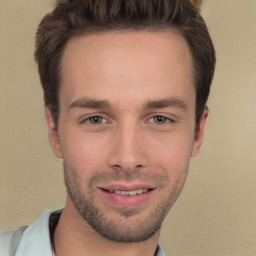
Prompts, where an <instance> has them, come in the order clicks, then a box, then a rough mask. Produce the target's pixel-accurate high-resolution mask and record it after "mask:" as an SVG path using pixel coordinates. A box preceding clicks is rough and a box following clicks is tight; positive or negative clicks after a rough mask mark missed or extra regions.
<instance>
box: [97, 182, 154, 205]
mask: <svg viewBox="0 0 256 256" xmlns="http://www.w3.org/2000/svg"><path fill="white" fill-rule="evenodd" d="M155 190H156V189H155V188H150V187H145V186H133V187H132V186H130V187H129V186H120V185H117V186H112V187H108V188H100V191H101V195H102V197H103V201H104V202H105V203H107V204H110V205H114V206H117V207H139V206H142V205H145V204H148V203H150V201H151V198H152V197H153V195H154V194H155Z"/></svg>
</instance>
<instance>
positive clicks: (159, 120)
mask: <svg viewBox="0 0 256 256" xmlns="http://www.w3.org/2000/svg"><path fill="white" fill-rule="evenodd" d="M155 120H156V122H157V123H164V122H165V118H164V117H163V116H157V117H155Z"/></svg>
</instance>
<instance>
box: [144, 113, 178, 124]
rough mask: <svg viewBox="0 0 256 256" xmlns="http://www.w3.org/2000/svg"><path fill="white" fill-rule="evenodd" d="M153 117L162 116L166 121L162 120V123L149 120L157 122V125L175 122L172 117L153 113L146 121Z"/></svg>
mask: <svg viewBox="0 0 256 256" xmlns="http://www.w3.org/2000/svg"><path fill="white" fill-rule="evenodd" d="M155 117H163V118H165V119H166V122H164V123H162V124H158V123H156V122H150V123H154V124H157V125H165V124H168V123H175V121H174V120H173V119H171V118H170V117H167V116H164V115H154V116H151V117H150V118H148V119H147V121H150V119H153V118H155Z"/></svg>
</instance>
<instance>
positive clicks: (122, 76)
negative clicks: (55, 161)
mask: <svg viewBox="0 0 256 256" xmlns="http://www.w3.org/2000/svg"><path fill="white" fill-rule="evenodd" d="M62 64H63V65H62V84H61V89H60V94H59V98H60V115H59V123H58V130H56V129H55V125H54V122H53V120H52V117H51V115H50V112H49V110H48V109H46V117H47V121H48V126H49V136H50V143H51V146H52V148H53V150H54V152H55V154H56V156H57V157H59V158H63V159H64V170H65V182H66V186H67V190H68V196H69V198H70V199H71V200H70V201H71V202H72V203H70V204H69V205H68V206H66V207H69V208H70V209H73V210H74V211H75V210H76V211H78V212H79V214H80V215H81V216H82V217H83V219H84V220H85V221H86V222H87V223H89V225H90V226H91V227H92V228H93V229H94V230H96V231H97V232H98V233H100V234H101V235H103V236H104V237H105V238H107V239H110V240H113V241H119V242H139V241H143V240H146V239H149V238H150V237H152V236H153V235H154V234H155V233H156V232H158V231H159V230H160V227H161V224H162V222H163V220H164V218H165V216H166V215H167V213H168V211H169V210H170V208H171V206H172V205H173V203H174V202H175V201H176V199H177V198H178V196H179V194H180V192H181V190H182V188H183V185H184V182H185V180H186V176H187V172H188V165H189V160H190V157H191V156H195V155H197V154H198V152H199V149H200V146H201V143H202V139H203V130H204V124H205V120H206V117H207V113H206V112H205V113H204V115H203V117H202V120H201V123H200V126H199V130H198V133H197V134H196V136H195V134H194V133H195V99H196V95H195V86H194V83H193V66H192V59H191V55H190V52H189V49H188V46H187V45H186V43H185V41H184V39H183V38H182V37H181V36H180V35H177V34H175V33H172V32H146V31H139V32H138V31H137V32H135V31H134V32H131V31H130V32H106V33H100V34H94V35H87V36H82V37H78V38H74V39H72V40H71V41H70V42H69V43H68V45H67V47H66V49H65V51H64V56H63V63H62ZM195 138H196V139H195Z"/></svg>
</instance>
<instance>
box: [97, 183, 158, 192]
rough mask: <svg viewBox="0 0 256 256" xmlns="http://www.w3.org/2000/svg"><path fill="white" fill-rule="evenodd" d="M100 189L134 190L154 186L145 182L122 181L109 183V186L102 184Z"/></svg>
mask: <svg viewBox="0 0 256 256" xmlns="http://www.w3.org/2000/svg"><path fill="white" fill-rule="evenodd" d="M100 188H101V189H104V190H109V191H117V190H119V191H134V190H138V189H150V190H151V189H155V187H153V186H151V185H149V184H145V183H136V184H122V183H117V184H111V185H109V186H104V187H100Z"/></svg>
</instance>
